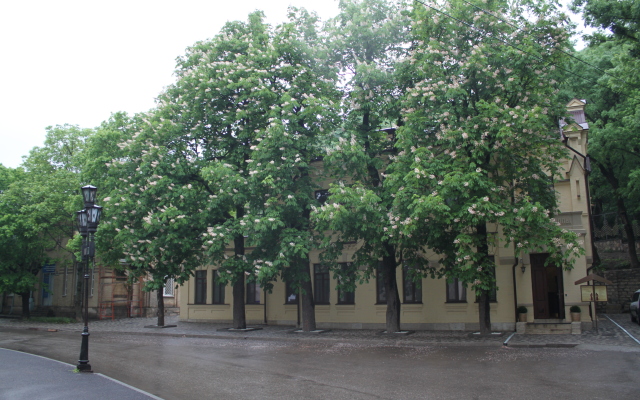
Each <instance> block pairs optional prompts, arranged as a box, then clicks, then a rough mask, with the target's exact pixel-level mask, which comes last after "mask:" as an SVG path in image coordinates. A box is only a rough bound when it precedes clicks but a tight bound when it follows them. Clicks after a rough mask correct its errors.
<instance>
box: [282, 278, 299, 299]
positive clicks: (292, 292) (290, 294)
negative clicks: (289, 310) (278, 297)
mask: <svg viewBox="0 0 640 400" xmlns="http://www.w3.org/2000/svg"><path fill="white" fill-rule="evenodd" d="M284 303H285V304H298V290H297V289H294V288H293V285H292V284H291V283H289V282H285V299H284Z"/></svg>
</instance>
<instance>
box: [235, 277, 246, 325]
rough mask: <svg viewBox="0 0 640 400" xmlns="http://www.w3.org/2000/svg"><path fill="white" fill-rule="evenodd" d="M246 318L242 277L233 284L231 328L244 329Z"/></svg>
mask: <svg viewBox="0 0 640 400" xmlns="http://www.w3.org/2000/svg"><path fill="white" fill-rule="evenodd" d="M246 328H247V318H246V316H245V308H244V279H242V278H240V279H239V280H238V281H237V282H235V283H234V284H233V329H246Z"/></svg>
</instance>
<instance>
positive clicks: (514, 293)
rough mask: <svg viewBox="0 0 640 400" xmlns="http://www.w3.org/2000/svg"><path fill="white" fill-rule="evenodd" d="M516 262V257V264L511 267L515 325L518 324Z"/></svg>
mask: <svg viewBox="0 0 640 400" xmlns="http://www.w3.org/2000/svg"><path fill="white" fill-rule="evenodd" d="M518 261H519V260H518V257H516V262H515V263H514V264H513V266H512V267H511V272H512V275H513V310H514V312H515V318H516V324H517V323H518V289H516V267H517V266H518Z"/></svg>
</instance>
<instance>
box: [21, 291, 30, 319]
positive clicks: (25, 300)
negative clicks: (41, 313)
mask: <svg viewBox="0 0 640 400" xmlns="http://www.w3.org/2000/svg"><path fill="white" fill-rule="evenodd" d="M19 295H20V296H21V297H22V318H25V319H28V318H31V311H30V310H29V298H30V297H31V292H29V291H27V292H22V293H19Z"/></svg>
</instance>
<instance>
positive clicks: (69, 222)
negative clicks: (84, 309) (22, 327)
mask: <svg viewBox="0 0 640 400" xmlns="http://www.w3.org/2000/svg"><path fill="white" fill-rule="evenodd" d="M91 134H92V131H91V130H88V129H80V128H78V127H76V126H69V125H65V126H56V127H47V136H46V139H45V143H44V146H42V147H36V148H34V149H32V150H31V152H30V153H29V156H28V157H26V158H25V160H24V162H23V164H22V167H20V168H17V169H15V170H12V169H4V174H3V176H4V179H2V182H1V184H2V185H3V187H1V188H0V243H1V246H0V276H1V278H0V291H2V292H15V293H18V294H20V295H21V296H22V312H23V316H25V317H28V316H29V292H30V291H32V290H33V289H34V288H35V285H36V284H37V283H38V279H37V275H38V274H39V272H40V270H41V269H42V266H43V265H44V264H45V263H47V262H51V261H55V260H54V259H53V258H52V257H51V254H52V253H53V252H55V251H56V250H62V251H63V252H64V251H66V252H67V253H68V255H69V256H70V257H73V251H71V250H69V249H68V248H67V241H68V240H69V239H71V238H72V237H73V235H74V232H75V210H77V209H78V208H79V207H80V202H81V200H80V196H79V195H78V194H79V193H78V190H79V188H80V186H81V185H80V168H81V162H80V159H81V155H82V152H83V150H84V146H85V140H86V138H87V137H88V136H89V135H91ZM44 289H45V290H47V288H44ZM76 299H77V303H78V306H79V301H80V296H79V291H78V292H77V294H76ZM78 315H80V314H79V313H78Z"/></svg>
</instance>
